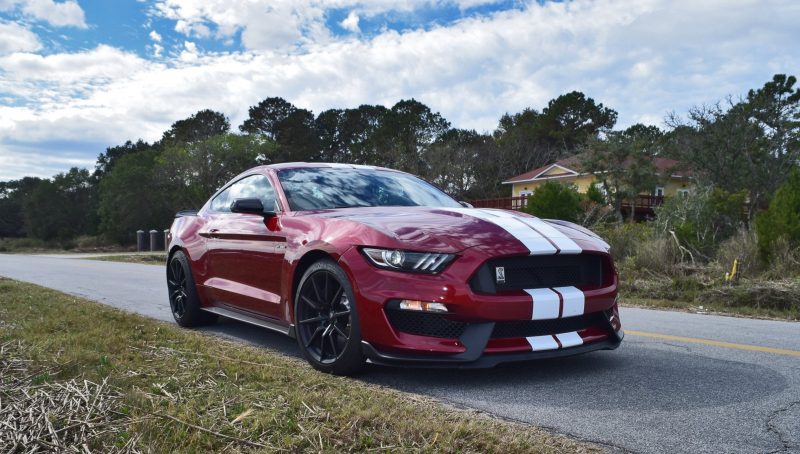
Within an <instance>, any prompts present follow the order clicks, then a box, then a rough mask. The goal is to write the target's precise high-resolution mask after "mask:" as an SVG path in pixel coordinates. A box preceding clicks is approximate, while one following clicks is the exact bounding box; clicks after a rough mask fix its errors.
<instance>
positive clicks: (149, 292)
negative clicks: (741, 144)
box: [0, 254, 800, 453]
mask: <svg viewBox="0 0 800 454" xmlns="http://www.w3.org/2000/svg"><path fill="white" fill-rule="evenodd" d="M0 276H6V277H9V278H13V279H17V280H21V281H27V282H33V283H36V284H39V285H42V286H45V287H51V288H54V289H57V290H61V291H63V292H66V293H70V294H73V295H78V296H82V297H86V298H89V299H93V300H96V301H99V302H101V303H104V304H108V305H111V306H114V307H118V308H121V309H125V310H128V311H131V312H136V313H139V314H142V315H146V316H148V317H152V318H155V319H159V320H164V321H170V322H171V321H172V317H171V314H170V312H169V308H168V303H167V297H166V295H167V292H166V284H165V278H164V270H163V268H162V267H159V266H153V265H135V264H127V263H112V262H100V261H92V260H81V259H76V258H72V257H69V258H68V257H64V258H59V257H52V256H50V257H37V256H21V255H2V254H0ZM0 304H2V301H0ZM621 317H622V322H623V325H624V327H625V329H626V331H627V333H628V335H627V337H626V339H625V341H624V342H623V345H622V346H621V347H620V348H619V349H618V350H616V351H609V352H595V353H590V354H586V355H582V356H577V357H571V358H561V359H555V360H546V361H540V362H531V363H520V364H508V365H501V366H499V367H497V368H495V369H489V370H467V371H460V370H419V369H394V368H384V367H378V366H370V370H369V372H368V373H367V374H365V375H364V376H363V377H362V379H363V380H366V381H369V382H374V383H380V384H383V385H387V386H392V387H395V388H398V389H402V390H406V391H412V392H416V393H421V394H426V395H429V396H433V397H436V398H439V399H441V400H444V401H447V402H449V403H451V404H454V405H456V406H463V407H470V408H475V409H479V410H483V411H486V412H489V413H493V414H496V415H499V416H501V417H505V418H510V419H514V420H519V421H524V422H528V423H531V424H533V425H536V426H540V427H545V428H548V429H552V430H553V431H556V432H559V433H564V434H568V435H570V436H572V437H575V438H579V439H584V440H588V441H592V442H595V443H599V444H603V445H606V446H608V447H609V448H611V450H612V451H614V450H619V451H632V452H670V453H672V452H692V453H696V452H715V453H716V452H728V453H734V452H747V453H750V452H800V356H798V353H797V352H800V323H790V322H778V321H765V320H751V319H744V318H733V317H721V316H713V315H697V314H688V313H682V312H665V311H652V310H644V309H635V308H627V307H626V308H622V313H621ZM206 330H207V331H210V332H213V333H216V334H220V335H223V336H226V337H232V338H236V339H240V340H242V341H244V342H248V343H254V344H257V345H261V346H265V347H268V348H270V349H274V350H277V351H280V352H282V353H284V354H287V355H294V356H297V355H299V352H298V350H297V347H296V345H295V344H294V341H293V340H291V339H288V338H286V337H283V336H281V335H279V334H275V333H272V332H269V331H267V330H264V329H259V328H254V327H250V326H247V325H244V324H241V323H238V322H233V321H223V322H221V323H219V324H218V325H216V326H214V327H210V328H207V329H206ZM659 335H668V336H676V337H677V338H669V339H664V338H659V337H655V336H659ZM684 338H685V339H684ZM706 341H712V342H713V341H719V342H726V343H733V344H734V345H727V344H723V345H710V344H709V343H708V342H706ZM793 352H794V353H793Z"/></svg>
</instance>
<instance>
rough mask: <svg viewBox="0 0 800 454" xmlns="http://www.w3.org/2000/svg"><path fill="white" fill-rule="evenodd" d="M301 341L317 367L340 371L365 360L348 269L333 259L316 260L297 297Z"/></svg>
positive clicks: (346, 371)
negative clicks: (342, 267)
mask: <svg viewBox="0 0 800 454" xmlns="http://www.w3.org/2000/svg"><path fill="white" fill-rule="evenodd" d="M295 321H296V323H295V329H296V333H297V341H298V344H299V345H300V348H301V350H302V351H303V354H304V356H305V357H306V359H307V360H308V361H309V362H310V363H311V365H312V366H314V367H315V368H317V369H319V370H321V371H324V372H329V373H334V374H338V375H350V374H353V373H355V372H357V371H358V370H359V369H360V368H361V366H362V365H363V363H364V358H363V355H362V354H361V345H360V344H361V335H360V329H359V325H358V314H357V312H356V305H355V298H354V296H353V291H352V287H351V285H350V282H349V281H348V280H347V276H346V275H345V273H344V272H343V271H342V270H341V268H339V266H338V265H337V264H336V263H334V262H333V261H331V260H321V261H319V262H316V263H315V264H313V265H312V266H311V267H310V268H309V269H308V270H307V271H306V273H305V274H304V276H303V279H302V280H301V281H300V285H299V286H298V290H297V295H296V298H295Z"/></svg>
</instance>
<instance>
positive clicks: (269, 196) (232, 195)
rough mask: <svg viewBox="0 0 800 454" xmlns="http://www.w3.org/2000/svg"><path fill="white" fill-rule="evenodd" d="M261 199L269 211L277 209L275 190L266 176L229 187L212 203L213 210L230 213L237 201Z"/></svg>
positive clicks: (238, 182) (255, 177) (248, 178)
mask: <svg viewBox="0 0 800 454" xmlns="http://www.w3.org/2000/svg"><path fill="white" fill-rule="evenodd" d="M250 198H254V199H259V200H261V203H262V204H263V205H264V209H265V210H268V211H272V210H275V209H276V208H277V206H276V204H275V190H274V189H273V188H272V185H271V184H270V182H269V179H268V178H267V177H266V176H264V175H250V176H248V177H244V178H242V179H241V180H239V181H237V182H235V183H233V184H232V185H230V186H228V188H227V189H225V190H224V191H222V192H220V193H219V194H218V195H217V196H216V197H214V199H213V200H212V201H211V210H212V211H215V212H218V213H230V211H231V204H232V203H233V201H234V200H236V199H250Z"/></svg>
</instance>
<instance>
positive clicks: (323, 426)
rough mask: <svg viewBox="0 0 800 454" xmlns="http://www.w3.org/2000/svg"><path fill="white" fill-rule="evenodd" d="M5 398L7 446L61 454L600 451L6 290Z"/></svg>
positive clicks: (1, 305)
mask: <svg viewBox="0 0 800 454" xmlns="http://www.w3.org/2000/svg"><path fill="white" fill-rule="evenodd" d="M0 400H2V402H3V403H4V405H5V407H3V406H0V445H3V444H4V443H13V440H15V439H16V440H19V439H20V437H21V436H22V435H29V437H28V441H27V443H29V444H31V445H32V444H33V443H37V444H39V445H40V446H42V447H44V448H48V447H49V449H53V448H52V447H53V446H60V447H61V448H62V449H56V450H63V449H65V447H69V446H73V447H77V448H76V449H80V445H81V444H83V443H85V444H86V445H87V447H88V448H89V449H91V450H99V451H110V450H117V451H128V452H132V451H154V452H173V451H174V452H205V451H233V452H239V451H264V452H275V451H292V452H299V451H315V452H354V451H357V452H363V451H370V450H374V451H384V452H387V451H406V452H409V451H414V452H418V451H423V452H599V448H597V447H595V446H592V445H588V444H585V443H580V442H577V441H574V440H571V439H569V438H566V437H563V436H559V435H555V434H551V433H549V432H546V431H544V430H541V429H537V428H534V427H530V426H526V425H522V424H517V423H513V422H507V421H502V420H498V419H495V418H491V417H489V416H486V415H484V414H482V413H478V412H474V411H466V410H459V409H454V408H450V407H447V406H444V405H442V404H440V403H438V402H437V401H434V400H433V399H430V398H426V397H421V396H417V395H413V394H408V393H403V392H399V391H395V390H392V389H388V388H384V387H380V386H376V385H371V384H366V383H362V382H360V381H358V380H355V379H351V378H341V377H335V376H331V375H326V374H322V373H319V372H317V371H315V370H313V369H311V368H310V367H309V366H308V365H307V364H306V363H305V362H303V361H301V360H299V359H294V358H289V357H285V356H283V355H280V354H277V353H274V352H272V351H269V350H267V349H264V348H257V347H251V346H247V345H242V344H240V343H235V342H232V341H227V340H223V339H219V338H216V337H213V336H210V335H205V334H202V333H199V332H195V331H189V330H183V329H180V328H178V327H176V326H174V325H171V324H166V323H161V322H157V321H153V320H150V319H147V318H144V317H141V316H137V315H133V314H129V313H126V312H122V311H119V310H116V309H113V308H110V307H107V306H103V305H100V304H97V303H93V302H90V301H86V300H82V299H79V298H76V297H72V296H68V295H65V294H62V293H59V292H56V291H52V290H49V289H45V288H42V287H38V286H34V285H30V284H25V283H20V282H16V281H11V280H7V279H0ZM9 402H10V404H9ZM28 405H30V408H26V406H28ZM15 406H16V407H15ZM9 408H11V409H12V410H9ZM14 408H16V410H14ZM20 414H22V415H26V416H25V417H20V416H19V415H20ZM5 423H8V424H11V426H9V425H6V424H5ZM16 426H20V427H17V428H16V429H10V428H9V427H16ZM26 431H27V432H26ZM54 434H55V435H54ZM14 437H16V438H14ZM32 439H36V440H38V441H35V442H34V441H31V440H32ZM11 446H13V444H12V445H11ZM12 451H14V449H12Z"/></svg>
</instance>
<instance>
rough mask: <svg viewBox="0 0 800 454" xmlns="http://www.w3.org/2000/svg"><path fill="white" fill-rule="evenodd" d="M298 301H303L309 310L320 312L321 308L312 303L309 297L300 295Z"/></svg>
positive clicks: (317, 304)
mask: <svg viewBox="0 0 800 454" xmlns="http://www.w3.org/2000/svg"><path fill="white" fill-rule="evenodd" d="M300 299H301V300H303V302H304V303H306V304H308V305H309V306H311V308H312V309H314V310H315V311H318V312H319V311H321V310H322V306H321V305H320V304H319V303H317V302H315V301H312V300H311V299H310V298H309V297H307V296H305V295H300Z"/></svg>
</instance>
